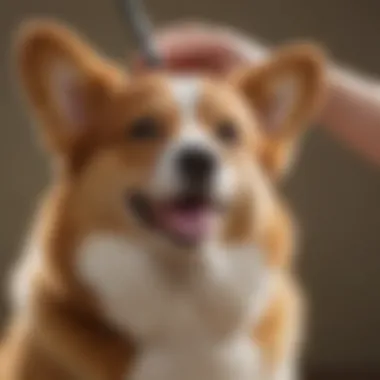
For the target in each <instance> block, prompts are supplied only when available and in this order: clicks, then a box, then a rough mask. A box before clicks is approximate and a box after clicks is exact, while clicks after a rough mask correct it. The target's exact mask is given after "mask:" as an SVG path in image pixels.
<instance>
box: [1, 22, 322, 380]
mask: <svg viewBox="0 0 380 380" xmlns="http://www.w3.org/2000/svg"><path fill="white" fill-rule="evenodd" d="M15 51H16V60H17V67H18V72H19V77H20V82H21V86H22V88H23V89H24V92H25V94H26V99H27V101H28V104H29V105H30V107H31V110H32V112H33V113H34V116H35V118H36V120H37V122H38V130H39V136H40V138H41V143H42V146H43V148H44V149H45V151H46V152H47V153H48V154H49V156H50V158H51V163H52V168H53V171H52V172H53V175H52V183H51V186H49V188H48V190H47V192H46V193H45V194H44V196H43V198H42V201H41V204H40V206H39V208H38V212H37V216H36V218H35V220H34V224H33V228H32V229H31V233H30V235H29V239H28V244H27V245H26V251H25V253H24V254H23V255H22V257H21V259H20V262H19V263H18V264H17V265H16V268H15V271H14V273H13V276H12V282H11V289H10V294H11V301H12V302H11V312H10V318H9V321H8V324H7V326H6V328H5V331H4V334H3V338H2V345H1V348H0V378H1V380H51V379H56V380H72V379H77V380H153V379H154V380H179V379H181V380H195V379H196V380H252V379H267V378H268V379H276V380H294V379H295V377H296V376H297V357H298V354H299V348H300V342H301V339H300V338H301V337H302V333H301V332H302V325H303V301H302V297H301V293H300V289H299V286H298V285H297V283H296V281H295V279H294V277H293V273H292V257H293V254H294V251H295V249H296V244H295V243H296V236H295V225H294V223H293V221H292V218H291V215H290V213H289V212H288V210H287V207H286V205H285V203H284V201H283V199H282V197H281V195H280V194H279V191H278V190H277V183H278V181H279V180H280V179H281V177H282V176H283V175H285V173H286V172H287V170H288V169H289V168H290V167H291V165H292V162H293V159H294V158H295V154H296V151H297V149H296V148H297V147H298V146H299V142H300V139H301V136H302V133H303V131H304V130H305V129H306V127H307V125H308V124H310V122H311V121H312V119H313V117H314V115H315V112H317V110H318V108H319V106H320V104H321V100H322V98H323V96H322V94H323V89H324V54H323V53H322V52H321V51H320V49H319V48H317V47H315V46H314V45H313V44H294V45H289V46H285V47H284V48H280V49H279V50H278V51H277V52H275V53H274V54H273V55H272V56H271V57H270V58H268V60H267V61H265V62H264V63H263V64H262V65H260V66H255V67H241V68H237V69H236V71H234V72H232V73H231V74H230V75H227V76H224V77H221V76H216V75H211V74H208V73H199V74H190V73H188V74H186V73H181V74H178V75H174V74H173V73H170V72H168V71H165V70H164V69H157V70H152V71H151V72H145V73H140V74H133V73H129V72H128V71H127V70H125V69H124V67H122V66H120V65H118V64H116V63H114V62H112V61H111V60H109V59H108V58H106V57H104V56H103V55H101V53H99V52H98V50H97V49H95V48H94V47H92V46H91V45H90V44H89V43H88V42H87V41H86V40H85V38H84V37H82V36H80V35H79V34H77V33H76V32H74V31H72V30H71V29H70V28H68V27H66V26H64V25H62V24H59V23H56V22H53V21H49V20H39V21H31V22H28V23H26V25H24V26H23V27H22V28H21V31H20V32H19V34H18V39H17V43H16V48H15Z"/></svg>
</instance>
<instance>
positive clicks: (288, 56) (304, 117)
mask: <svg viewBox="0 0 380 380" xmlns="http://www.w3.org/2000/svg"><path fill="white" fill-rule="evenodd" d="M232 82H233V83H234V85H235V86H237V87H238V90H239V91H240V92H241V93H242V94H243V96H244V97H245V98H246V99H247V100H248V103H249V105H250V106H251V107H252V109H253V111H254V113H255V114H256V115H257V116H258V118H259V122H260V126H261V128H262V132H263V145H262V150H261V152H260V158H261V160H262V163H263V165H264V167H266V169H267V170H268V172H269V173H270V175H271V176H273V177H275V178H276V177H278V176H280V175H281V174H284V172H285V170H286V169H287V168H288V166H289V164H291V162H292V159H293V158H294V157H293V156H294V153H295V151H296V147H297V141H298V140H299V137H300V135H301V134H302V131H303V130H304V129H305V127H306V126H307V125H308V124H309V123H311V122H312V121H313V118H314V117H315V116H316V113H317V111H318V109H319V107H320V105H321V101H322V99H323V94H324V88H325V75H324V54H323V53H322V51H321V50H320V49H319V48H317V47H315V46H314V45H303V44H302V45H291V46H288V47H285V48H283V49H281V50H279V51H278V52H275V53H274V54H273V56H272V57H271V58H269V60H268V61H267V62H265V63H263V64H262V65H261V66H260V67H255V68H247V69H240V70H238V71H237V72H235V73H233V75H232Z"/></svg>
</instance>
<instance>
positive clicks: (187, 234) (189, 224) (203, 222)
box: [162, 207, 211, 240]
mask: <svg viewBox="0 0 380 380" xmlns="http://www.w3.org/2000/svg"><path fill="white" fill-rule="evenodd" d="M210 216H211V214H210V211H209V210H206V209H204V208H203V207H202V208H201V207H199V208H194V209H189V210H181V209H176V208H173V209H168V210H166V211H165V212H163V214H162V219H163V220H162V222H163V223H164V225H165V227H166V229H168V230H170V231H171V232H174V233H175V234H177V235H181V236H182V237H184V238H185V239H189V240H199V239H201V238H202V237H203V236H204V235H205V234H207V232H208V230H209V227H210V219H211V218H210Z"/></svg>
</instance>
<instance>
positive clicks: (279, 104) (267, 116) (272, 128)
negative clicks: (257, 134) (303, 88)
mask: <svg viewBox="0 0 380 380" xmlns="http://www.w3.org/2000/svg"><path fill="white" fill-rule="evenodd" d="M295 100H296V88H295V83H294V82H293V81H291V80H287V81H283V82H281V83H278V84H277V85H276V86H275V88H273V89H272V95H271V99H270V100H269V103H268V105H267V107H266V109H265V110H264V112H263V118H264V123H265V128H266V131H267V133H269V134H270V133H278V132H281V129H282V127H283V126H284V124H285V123H286V121H287V118H288V117H289V115H290V113H291V112H292V110H293V107H294V104H295Z"/></svg>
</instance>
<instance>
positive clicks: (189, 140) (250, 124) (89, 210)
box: [17, 23, 323, 250]
mask: <svg viewBox="0 0 380 380" xmlns="http://www.w3.org/2000/svg"><path fill="white" fill-rule="evenodd" d="M17 52H18V61H19V64H20V71H21V79H22V84H23V86H24V87H25V89H26V94H27V97H28V99H29V101H30V103H31V105H32V107H33V109H34V111H36V113H37V118H38V120H39V122H40V131H41V132H42V137H43V141H44V146H45V147H47V148H48V149H49V152H51V155H52V156H53V157H54V159H55V160H57V161H58V162H59V170H58V173H59V176H60V179H59V181H62V183H65V186H69V187H70V192H71V194H72V197H73V202H72V205H73V207H74V208H75V212H76V213H78V215H80V216H78V219H81V218H82V219H81V220H86V223H87V224H88V225H87V228H90V229H91V228H94V229H95V228H106V229H113V230H116V231H118V232H119V233H121V234H126V235H127V236H129V237H131V238H134V239H139V241H140V242H143V243H144V244H147V245H152V244H153V245H154V246H158V245H159V244H163V245H164V246H166V247H169V248H171V250H177V249H181V250H182V249H193V248H199V246H200V245H202V244H205V243H207V242H210V241H213V240H215V239H221V238H223V237H224V238H225V237H226V236H227V235H228V233H227V230H228V228H229V227H230V226H231V224H232V223H235V225H236V222H237V223H241V224H244V223H245V219H244V218H243V216H244V213H248V214H250V215H251V214H252V213H253V214H252V215H253V216H254V217H253V219H254V220H256V223H258V222H257V220H259V218H258V217H257V215H256V214H257V213H259V210H260V209H262V208H263V207H264V208H265V207H266V206H265V205H266V204H267V200H268V199H270V198H271V197H273V194H272V187H273V183H274V182H275V181H276V180H277V178H278V177H279V176H281V175H282V174H283V172H284V171H285V169H286V168H287V167H288V165H289V163H290V162H291V160H292V157H293V154H294V151H295V146H296V143H297V140H298V139H299V136H300V135H301V132H302V131H303V129H304V127H305V125H307V124H308V123H309V121H310V118H311V117H312V116H313V114H314V112H315V110H316V106H317V105H318V103H319V100H320V95H321V91H322V87H323V86H322V83H323V75H322V74H323V69H322V60H321V54H320V52H319V50H318V49H316V48H314V47H313V46H307V45H297V46H290V47H287V48H285V49H282V50H280V51H278V52H277V53H275V54H274V55H273V56H272V57H271V58H270V59H268V61H267V62H265V63H263V64H262V65H260V66H258V67H247V68H241V69H239V70H237V71H236V72H234V73H232V74H231V75H229V76H228V77H225V78H220V77H218V78H213V77H206V76H193V75H188V76H185V75H180V76H173V75H171V74H170V73H165V72H155V73H146V74H141V75H130V74H128V73H126V72H125V71H124V70H123V69H121V68H120V67H118V66H117V65H116V64H114V63H112V62H110V61H108V60H107V59H105V58H103V57H102V56H101V55H100V54H98V52H97V51H95V50H94V49H92V48H91V47H90V46H89V45H88V44H87V43H85V42H84V40H83V39H81V38H79V37H78V36H77V35H76V34H73V33H72V32H71V31H69V30H67V29H66V28H64V27H62V26H59V25H56V24H51V23H35V24H33V25H28V26H27V27H26V28H25V29H24V30H23V33H22V37H21V39H20V41H19V44H18V50H17ZM247 199H248V200H249V202H248V203H245V202H246V200H247ZM247 205H248V206H247ZM252 205H253V207H251V206H252ZM255 213H256V214H255ZM84 215H86V217H84ZM238 215H239V218H240V217H242V218H241V219H238V220H237V219H236V218H237V217H238ZM233 221H234V222H233ZM242 227H243V226H242Z"/></svg>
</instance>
